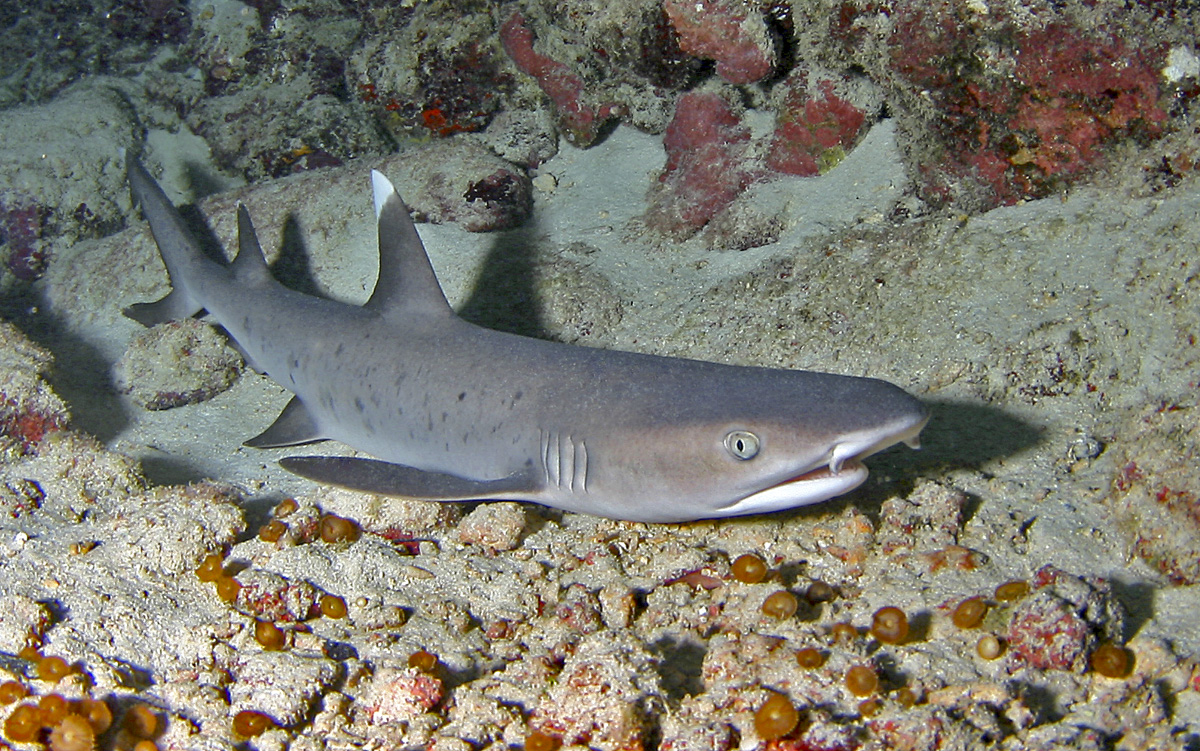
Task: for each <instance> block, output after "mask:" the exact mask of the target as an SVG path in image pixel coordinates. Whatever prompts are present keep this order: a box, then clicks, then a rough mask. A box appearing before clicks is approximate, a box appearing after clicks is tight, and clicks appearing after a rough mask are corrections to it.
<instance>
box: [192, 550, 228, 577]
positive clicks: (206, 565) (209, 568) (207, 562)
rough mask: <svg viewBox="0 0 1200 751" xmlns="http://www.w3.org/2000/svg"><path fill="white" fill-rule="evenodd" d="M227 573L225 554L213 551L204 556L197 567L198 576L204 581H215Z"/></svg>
mask: <svg viewBox="0 0 1200 751" xmlns="http://www.w3.org/2000/svg"><path fill="white" fill-rule="evenodd" d="M224 575H225V556H224V555H223V554H221V553H213V554H211V555H207V556H205V557H204V560H203V561H200V565H199V566H197V567H196V578H197V579H199V580H200V581H202V582H204V583H206V584H207V583H209V582H215V581H217V580H218V579H220V578H221V577H222V576H224Z"/></svg>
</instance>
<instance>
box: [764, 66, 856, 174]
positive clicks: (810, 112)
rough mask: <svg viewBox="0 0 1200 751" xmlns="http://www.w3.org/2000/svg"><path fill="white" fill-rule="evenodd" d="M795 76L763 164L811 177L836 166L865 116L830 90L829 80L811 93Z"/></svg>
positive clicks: (778, 169) (851, 144) (781, 170)
mask: <svg viewBox="0 0 1200 751" xmlns="http://www.w3.org/2000/svg"><path fill="white" fill-rule="evenodd" d="M798 78H800V80H798V81H796V82H793V83H792V84H791V87H790V89H789V91H788V93H787V96H786V98H785V99H784V105H783V109H782V111H781V112H780V113H779V117H778V122H777V124H776V126H775V134H774V136H772V138H771V150H770V153H768V155H767V166H768V167H770V168H771V169H773V170H775V171H776V172H783V173H785V174H789V175H799V176H801V177H813V176H815V175H819V174H821V173H823V172H826V171H828V170H829V169H831V168H833V167H834V166H836V165H837V163H838V162H839V161H841V160H842V158H843V157H844V156H845V155H846V152H848V151H849V150H850V149H851V148H853V146H854V143H855V141H857V140H858V137H859V136H860V135H861V134H862V132H863V126H864V124H865V123H866V121H867V118H866V116H865V115H864V114H863V112H862V110H860V109H858V108H857V107H855V106H854V105H852V104H851V103H850V102H848V101H846V100H845V99H842V98H840V97H838V96H837V95H836V94H835V93H834V90H833V81H829V80H824V81H821V82H820V83H819V84H818V88H819V90H820V95H819V96H812V95H810V94H809V92H808V91H807V89H806V87H805V84H804V81H803V78H802V77H798Z"/></svg>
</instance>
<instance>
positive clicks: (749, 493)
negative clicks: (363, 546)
mask: <svg viewBox="0 0 1200 751" xmlns="http://www.w3.org/2000/svg"><path fill="white" fill-rule="evenodd" d="M128 170H129V180H130V184H131V186H132V188H133V193H134V196H135V198H136V199H137V200H138V201H139V202H140V203H141V205H142V208H143V211H144V213H145V215H146V217H147V219H148V221H149V223H150V226H151V230H152V231H153V233H154V237H155V240H156V241H157V243H158V246H159V250H160V252H161V254H162V257H163V261H164V263H165V265H166V267H167V269H168V272H169V274H170V277H171V283H172V292H171V293H170V294H169V295H168V296H167V297H165V298H163V299H162V300H160V301H158V302H156V303H149V304H141V305H135V306H133V307H132V308H130V309H129V310H127V311H126V313H127V314H128V315H129V316H130V317H132V318H134V319H135V320H138V321H139V322H142V323H144V324H146V325H151V324H153V323H156V322H160V321H164V320H169V319H171V318H181V317H185V316H190V315H194V314H196V313H197V312H199V311H200V310H202V309H203V310H207V311H208V313H209V315H211V316H212V317H213V318H214V319H215V320H216V321H217V322H218V323H220V324H221V326H223V327H224V328H225V330H226V331H227V332H228V333H229V335H230V336H231V337H232V338H233V340H234V341H235V342H236V343H237V344H238V346H239V347H240V348H241V350H242V351H243V352H244V353H245V354H246V355H247V357H248V359H249V360H250V362H251V364H252V365H253V366H254V367H255V368H257V369H258V370H260V371H262V372H264V373H266V374H268V375H269V376H270V377H271V378H273V379H274V380H275V381H277V382H278V383H279V384H280V385H282V386H283V387H284V388H286V389H288V390H290V391H291V392H293V393H294V394H295V397H294V398H293V399H292V401H291V402H290V403H289V404H288V406H287V407H286V408H285V409H284V411H283V413H282V414H281V415H280V417H279V419H277V420H276V421H275V423H274V424H273V425H272V426H271V427H269V428H268V429H267V430H266V431H264V432H263V433H262V434H261V435H259V436H257V437H255V438H253V439H251V440H250V441H247V445H250V446H255V447H259V448H271V447H281V446H293V445H299V444H303V443H310V442H313V441H318V440H324V439H333V440H337V441H340V442H342V443H345V444H347V445H349V446H351V447H353V448H354V449H357V450H359V451H361V452H364V453H366V454H369V455H371V456H372V457H375V458H374V459H368V458H355V457H320V456H293V457H287V458H284V459H282V460H281V464H282V465H283V466H284V467H285V468H286V469H288V470H289V471H292V472H294V473H296V474H299V475H301V476H304V477H307V478H310V479H312V480H315V481H317V482H322V483H328V484H334V485H341V486H344V487H349V488H355V489H359V490H365V491H370V492H377V493H384V494H389V495H397V496H403V497H409V498H419V499H427V500H436V501H461V500H483V499H493V500H498V499H512V500H522V501H532V502H537V503H542V504H545V505H548V506H554V507H557V508H561V509H566V510H569V511H577V512H581V513H587V514H594V515H598V516H606V517H611V518H616V519H627V520H633V521H648V522H674V521H686V520H691V519H701V518H712V517H724V516H737V515H743V514H753V513H761V512H767V511H774V510H778V509H782V508H790V507H794V506H799V505H804V504H808V503H815V502H818V501H822V500H825V499H827V498H830V497H833V496H835V495H839V494H841V493H844V492H846V491H848V490H850V489H852V488H854V487H856V486H857V485H859V484H860V483H861V482H862V481H863V480H864V479H865V478H866V474H867V472H866V469H865V467H864V466H863V465H862V463H861V459H863V458H864V457H866V456H868V455H870V454H872V453H875V452H876V451H880V450H882V449H884V448H886V447H888V446H890V445H892V444H895V443H898V442H901V441H903V442H907V443H909V444H910V445H913V446H915V445H916V440H917V436H918V434H919V432H920V430H921V428H922V427H923V426H924V425H925V422H926V420H927V417H928V413H927V411H926V409H925V407H924V405H923V404H922V403H921V402H919V401H918V400H917V399H915V398H913V397H912V396H910V395H909V394H907V393H906V392H904V391H903V390H902V389H900V388H898V387H896V386H894V385H892V384H890V383H886V382H884V381H879V380H875V379H871V378H856V377H849V376H840V375H831V374H826V373H813V372H807V371H794V370H778V369H770V368H754V367H737V366H731V365H722V364H718V363H711V362H701V361H695V360H686V359H678V358H668V357H657V356H653V355H644V354H635V353H629V352H617V351H608V350H600V349H592V348H588V347H577V346H570V345H564V344H558V343H553V342H547V341H542V340H538V339H531V338H526V337H520V336H515V335H512V334H507V333H503V332H498V331H492V330H490V329H485V328H481V327H479V326H475V325H473V324H470V323H468V322H466V321H464V320H462V319H461V318H459V317H458V316H456V315H455V314H454V311H453V310H452V309H451V308H450V306H449V305H448V304H447V302H446V299H445V297H444V295H443V294H442V291H441V287H440V286H439V284H438V282H437V279H436V277H435V276H434V272H433V268H432V266H431V265H430V263H429V259H428V256H427V255H426V253H425V249H424V247H423V245H422V243H421V240H420V238H419V236H418V235H417V231H416V228H415V227H414V226H413V223H412V220H411V219H410V218H409V215H408V209H407V208H406V207H405V205H404V204H403V202H402V201H401V200H400V197H399V196H398V195H397V194H396V192H395V190H394V188H393V187H392V184H391V183H390V182H388V180H387V179H386V178H385V177H383V175H381V174H379V173H377V172H376V173H373V185H374V191H375V208H376V217H377V221H378V230H379V247H380V273H379V278H378V281H377V283H376V287H375V291H374V292H373V294H372V296H371V298H370V299H369V300H368V301H367V303H366V304H365V305H363V306H362V307H356V306H353V305H347V304H342V303H337V302H333V301H330V300H325V299H320V298H317V297H312V296H309V295H305V294H301V293H299V292H295V291H293V290H290V289H287V288H286V287H284V286H282V285H281V284H279V283H278V282H276V281H275V280H274V279H273V278H272V277H271V275H270V273H269V272H268V269H267V266H266V263H265V261H264V259H263V255H262V251H261V249H260V248H259V245H258V241H257V239H256V238H255V234H254V229H253V227H252V225H251V223H250V217H249V213H248V212H247V211H246V209H245V207H244V206H242V207H239V212H238V232H239V251H238V256H237V258H236V259H235V260H234V261H233V263H232V264H230V265H228V266H226V265H222V264H220V263H217V262H214V261H212V260H210V259H208V258H206V257H205V256H204V254H203V253H201V251H200V249H199V246H198V244H197V243H196V242H195V240H194V239H193V238H192V237H191V236H190V235H189V234H188V231H187V229H186V228H185V226H184V225H183V223H182V221H181V220H180V218H179V215H178V213H177V212H176V210H175V208H174V207H173V206H172V205H171V203H170V202H169V201H168V199H167V198H166V196H165V195H164V194H163V192H162V190H161V189H160V188H159V186H158V184H157V183H156V182H155V181H154V180H153V178H151V177H150V175H149V174H148V173H146V171H145V170H144V169H143V168H142V167H141V165H140V164H138V163H137V161H136V160H134V159H133V158H129V159H128Z"/></svg>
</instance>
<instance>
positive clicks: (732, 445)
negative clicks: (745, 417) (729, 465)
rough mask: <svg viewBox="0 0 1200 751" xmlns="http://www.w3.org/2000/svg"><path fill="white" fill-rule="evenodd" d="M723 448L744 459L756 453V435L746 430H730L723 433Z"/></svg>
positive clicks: (752, 456)
mask: <svg viewBox="0 0 1200 751" xmlns="http://www.w3.org/2000/svg"><path fill="white" fill-rule="evenodd" d="M725 448H726V449H728V450H729V453H731V454H733V455H734V456H736V457H737V458H738V459H741V460H742V461H745V460H747V459H753V458H754V457H755V456H757V455H758V436H756V435H754V434H753V433H751V432H750V431H748V430H731V431H729V432H728V433H726V434H725Z"/></svg>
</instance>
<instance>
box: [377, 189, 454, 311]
mask: <svg viewBox="0 0 1200 751" xmlns="http://www.w3.org/2000/svg"><path fill="white" fill-rule="evenodd" d="M371 185H372V187H373V188H374V192H375V216H376V219H377V221H378V226H379V279H378V281H376V282H375V291H374V292H372V293H371V298H370V299H369V300H367V303H366V305H364V306H363V307H365V308H367V309H369V310H374V311H375V312H377V313H380V314H382V315H388V316H390V315H393V314H402V315H404V316H408V315H411V314H414V313H420V314H424V315H438V316H441V315H446V316H450V315H454V311H453V310H452V309H451V308H450V304H449V303H448V302H446V296H445V295H444V294H442V287H441V285H440V284H438V280H437V276H435V275H434V273H433V266H431V265H430V263H429V256H428V255H427V254H426V253H425V246H424V245H423V244H422V243H421V236H420V235H418V234H417V228H416V226H414V225H413V221H412V218H411V217H410V216H409V215H408V207H407V206H405V205H404V201H402V200H400V195H399V194H398V193H396V188H395V186H393V185H392V183H391V181H390V180H388V179H387V178H386V177H384V176H383V174H382V173H380V172H377V171H375V170H372V171H371Z"/></svg>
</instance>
